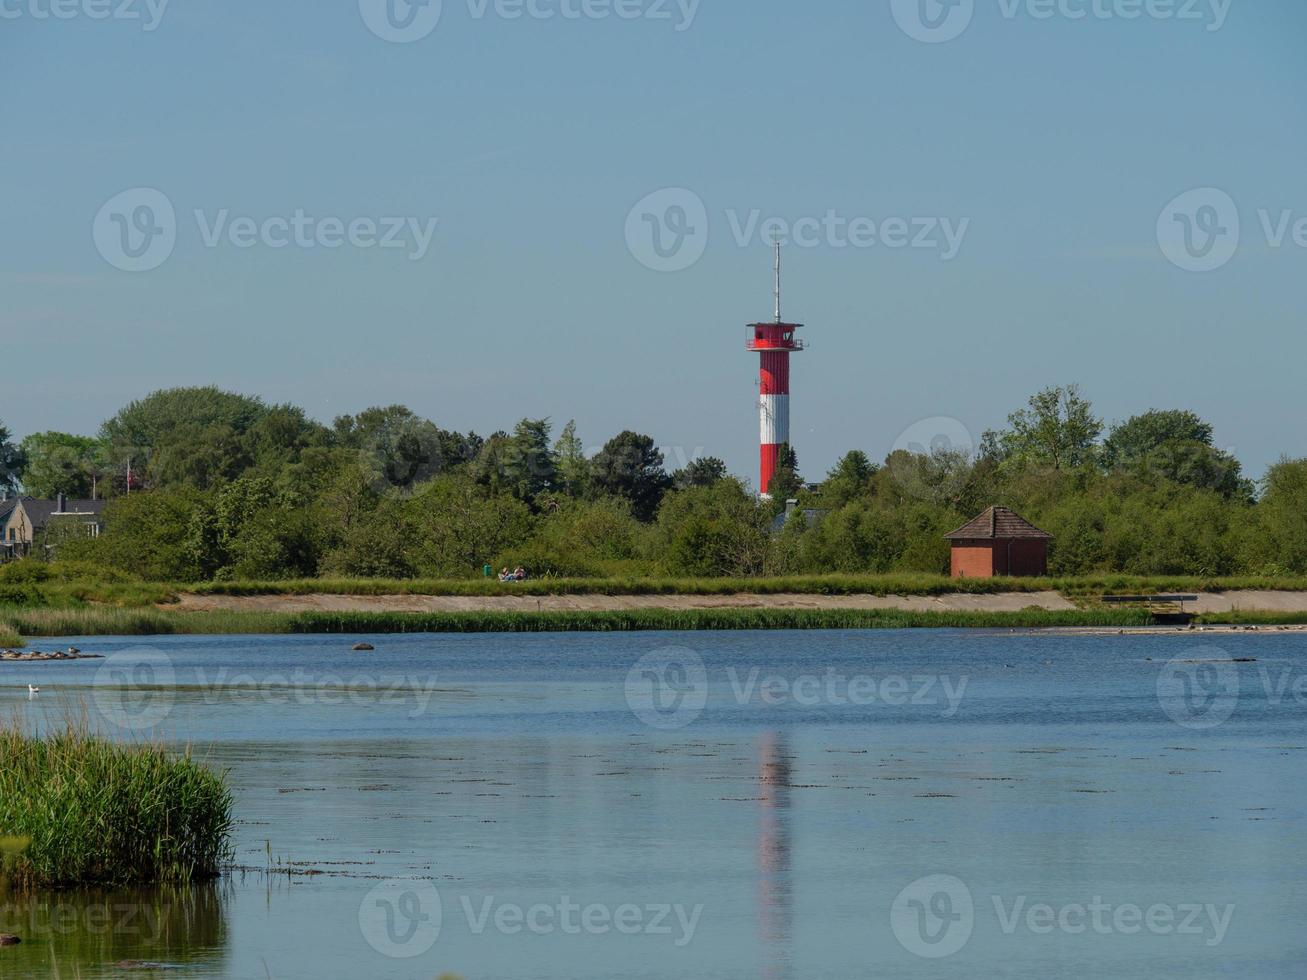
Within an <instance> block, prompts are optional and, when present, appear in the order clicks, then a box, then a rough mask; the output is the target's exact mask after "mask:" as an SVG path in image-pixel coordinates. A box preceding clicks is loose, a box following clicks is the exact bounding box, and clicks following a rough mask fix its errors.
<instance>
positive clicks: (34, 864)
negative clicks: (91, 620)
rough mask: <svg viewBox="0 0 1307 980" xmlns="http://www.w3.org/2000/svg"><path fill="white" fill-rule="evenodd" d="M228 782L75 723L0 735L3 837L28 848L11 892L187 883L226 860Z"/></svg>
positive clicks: (12, 872)
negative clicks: (38, 732)
mask: <svg viewBox="0 0 1307 980" xmlns="http://www.w3.org/2000/svg"><path fill="white" fill-rule="evenodd" d="M231 811H232V796H231V792H230V790H229V789H228V788H227V785H226V777H225V774H221V773H217V772H214V771H213V770H211V769H208V768H206V767H205V766H203V765H201V764H200V763H198V762H196V761H195V760H194V759H192V758H191V756H190V753H189V751H188V752H186V753H184V754H182V755H180V756H178V755H175V754H172V753H169V752H167V751H165V750H164V749H163V747H162V746H160V745H155V744H140V743H135V744H119V743H114V742H109V741H106V740H104V739H101V738H98V737H96V736H95V735H93V734H91V733H90V731H89V730H88V728H87V727H86V726H85V725H84V724H82V723H77V722H65V723H63V724H62V725H61V726H60V727H58V728H56V729H55V730H54V731H52V732H49V733H47V734H45V735H41V736H35V735H32V734H29V733H28V732H26V731H25V730H24V729H23V728H22V727H21V725H20V724H19V723H18V722H17V721H14V722H12V723H10V724H9V725H8V727H3V728H0V838H12V839H19V840H25V841H26V846H25V847H24V848H23V849H22V851H21V853H19V854H18V855H17V856H16V857H14V856H11V857H10V859H9V861H8V863H7V864H8V866H7V870H6V871H5V877H6V878H7V879H8V883H9V884H11V885H13V886H15V887H17V888H20V889H22V888H33V887H55V888H58V887H71V886H76V885H131V884H155V883H171V884H186V883H190V882H194V881H200V880H204V879H208V878H213V877H215V876H217V875H218V873H219V871H220V868H221V867H222V865H223V864H224V862H226V861H228V860H230V857H231V845H230V833H231V826H232V815H231Z"/></svg>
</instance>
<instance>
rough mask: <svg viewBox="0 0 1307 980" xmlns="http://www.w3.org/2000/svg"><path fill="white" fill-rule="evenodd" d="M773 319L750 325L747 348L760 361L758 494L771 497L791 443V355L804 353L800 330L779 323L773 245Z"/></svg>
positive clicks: (778, 255) (778, 286)
mask: <svg viewBox="0 0 1307 980" xmlns="http://www.w3.org/2000/svg"><path fill="white" fill-rule="evenodd" d="M775 293H776V318H775V320H773V321H772V322H771V323H753V324H750V325H749V341H748V348H749V350H751V351H755V352H757V353H758V354H759V355H760V357H761V360H762V371H761V373H760V375H759V398H758V414H759V416H760V421H761V435H760V442H761V450H762V469H761V472H760V476H759V479H758V490H759V492H760V493H761V494H762V496H763V497H765V498H770V497H771V484H772V479H773V477H775V475H776V468H777V466H778V465H779V464H780V455H781V447H782V446H783V445H785V444H786V443H787V442H789V441H790V354H792V353H798V352H799V351H801V350H803V348H804V343H803V341H802V340H798V339H796V338H795V336H794V332H795V331H796V330H798V329H799V328H800V327H802V326H803V324H801V323H786V322H784V320H782V319H781V244H780V242H777V243H776V290H775Z"/></svg>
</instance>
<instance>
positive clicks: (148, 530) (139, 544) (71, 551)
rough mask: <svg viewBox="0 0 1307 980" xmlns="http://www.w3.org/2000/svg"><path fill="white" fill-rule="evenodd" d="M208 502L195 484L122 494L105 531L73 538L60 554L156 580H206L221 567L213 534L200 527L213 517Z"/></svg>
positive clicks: (112, 507)
mask: <svg viewBox="0 0 1307 980" xmlns="http://www.w3.org/2000/svg"><path fill="white" fill-rule="evenodd" d="M207 508H208V501H207V499H206V497H205V495H204V494H202V493H201V492H200V491H197V490H194V489H191V488H178V489H176V490H172V491H169V492H166V493H133V494H131V495H130V496H124V497H118V498H116V499H114V500H111V501H110V502H109V504H108V505H107V506H106V507H105V510H104V521H105V532H104V533H103V534H101V535H100V536H99V537H98V538H94V539H89V540H84V541H76V542H75V541H68V542H67V543H66V544H64V546H63V547H62V548H61V551H60V557H61V558H82V559H87V560H90V561H95V562H98V563H99V564H101V565H107V566H109V567H111V568H117V569H120V570H122V571H126V572H130V573H132V574H133V575H137V576H139V577H140V578H143V579H146V580H149V581H155V582H160V581H162V582H202V581H206V580H208V579H210V578H212V576H213V574H214V572H215V571H216V570H217V568H218V560H217V556H216V554H215V551H214V549H213V547H212V540H211V539H206V538H205V537H204V536H203V535H201V534H199V533H197V529H198V528H201V527H203V526H204V525H205V524H206V523H207V518H206V510H207Z"/></svg>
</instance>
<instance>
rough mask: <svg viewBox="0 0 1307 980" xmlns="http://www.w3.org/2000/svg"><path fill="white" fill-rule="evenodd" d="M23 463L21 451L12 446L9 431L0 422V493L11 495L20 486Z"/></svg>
mask: <svg viewBox="0 0 1307 980" xmlns="http://www.w3.org/2000/svg"><path fill="white" fill-rule="evenodd" d="M25 462H26V461H25V460H24V458H23V451H22V450H21V449H20V448H19V447H18V446H15V445H14V442H13V438H12V436H11V435H10V432H9V430H8V429H7V428H5V424H4V423H3V422H0V491H3V492H7V493H13V492H15V491H16V490H17V489H18V488H19V487H20V486H21V485H22V479H23V467H24V464H25Z"/></svg>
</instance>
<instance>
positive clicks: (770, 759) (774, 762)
mask: <svg viewBox="0 0 1307 980" xmlns="http://www.w3.org/2000/svg"><path fill="white" fill-rule="evenodd" d="M758 782H759V784H760V793H759V799H760V802H761V809H760V811H759V814H758V932H759V939H761V941H762V956H763V968H762V972H761V974H760V976H762V977H763V978H765V980H788V978H789V976H790V967H791V964H790V945H791V943H792V941H793V936H792V933H793V925H794V922H793V919H794V894H793V888H794V883H793V879H792V877H791V869H790V858H791V840H790V786H791V781H790V752H789V744H788V742H787V740H786V738H785V736H784V735H783V734H781V733H778V732H768V733H766V734H764V735H763V736H762V737H761V740H760V742H759V745H758Z"/></svg>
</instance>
